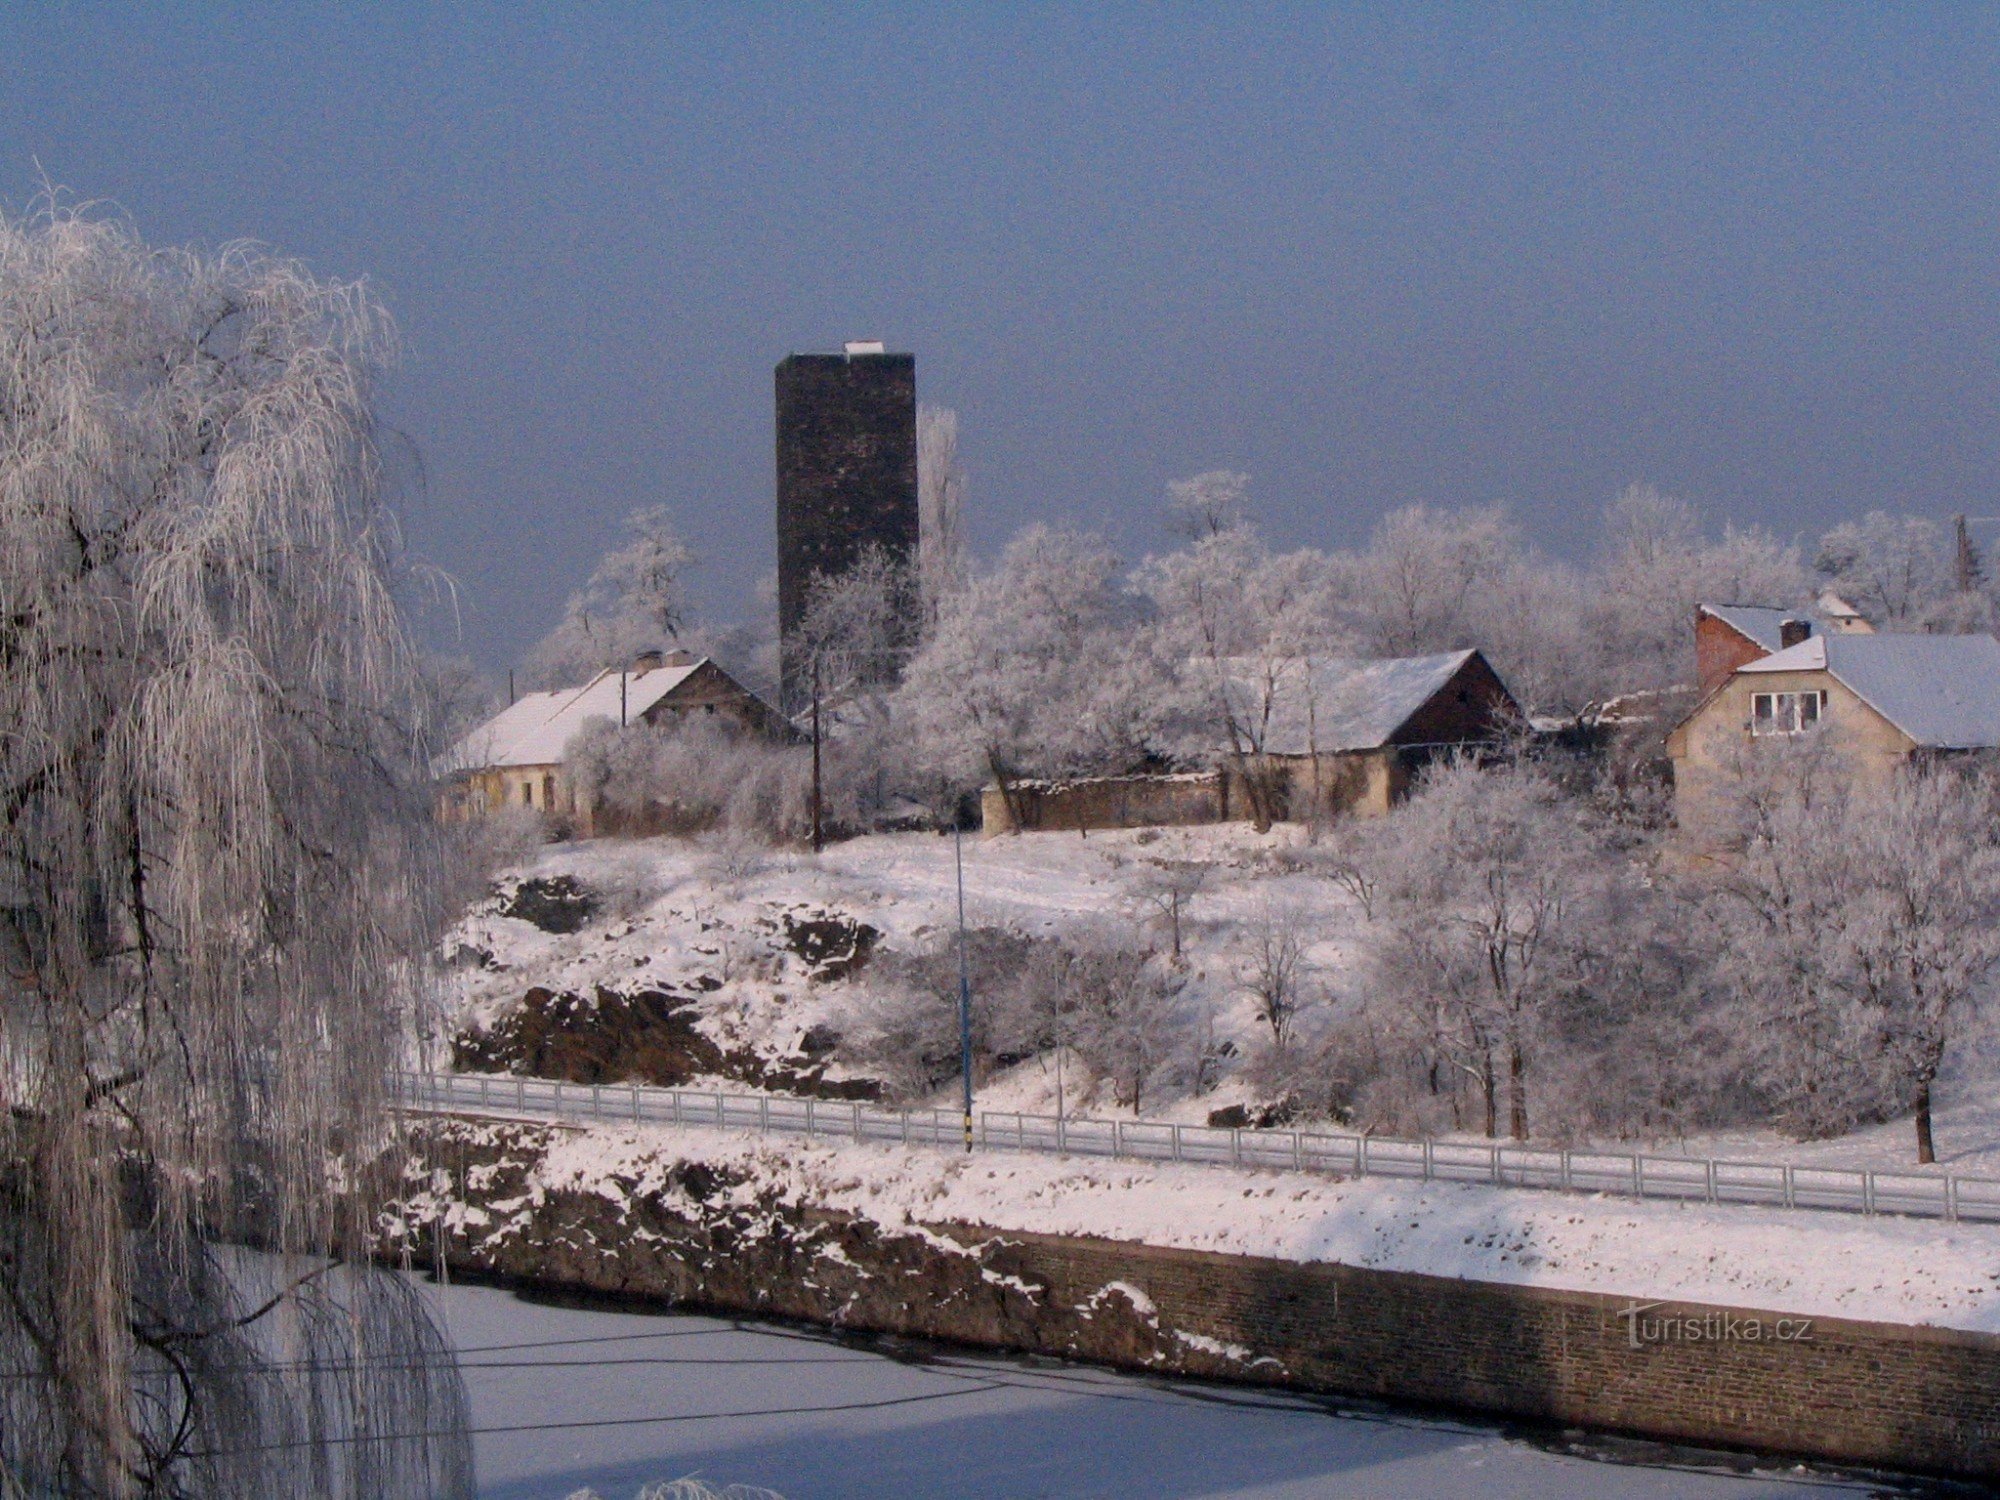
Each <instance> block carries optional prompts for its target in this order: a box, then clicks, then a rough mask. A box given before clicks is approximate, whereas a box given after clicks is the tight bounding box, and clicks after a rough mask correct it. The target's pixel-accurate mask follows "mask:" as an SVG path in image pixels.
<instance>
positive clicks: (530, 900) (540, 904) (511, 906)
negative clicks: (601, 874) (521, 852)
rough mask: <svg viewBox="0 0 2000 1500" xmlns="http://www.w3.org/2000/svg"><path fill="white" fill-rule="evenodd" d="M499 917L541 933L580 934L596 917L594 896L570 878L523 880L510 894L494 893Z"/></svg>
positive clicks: (597, 903)
mask: <svg viewBox="0 0 2000 1500" xmlns="http://www.w3.org/2000/svg"><path fill="white" fill-rule="evenodd" d="M496 894H497V895H498V897H499V906H498V908H497V909H498V911H499V913H500V915H501V916H503V917H517V918H519V919H520V920H521V921H523V922H528V923H531V924H533V925H534V926H536V927H539V928H541V929H542V931H544V932H553V933H568V932H580V931H582V930H583V928H584V926H585V924H587V923H588V922H589V921H590V919H591V918H592V917H593V916H595V915H596V914H597V908H598V906H599V905H600V904H601V903H600V899H599V897H598V895H597V893H596V892H595V891H593V890H591V889H590V888H589V887H588V886H586V885H584V884H583V883H582V882H581V881H579V880H577V879H576V878H575V877H574V876H571V875H550V876H543V877H539V878H537V879H534V880H524V881H522V882H521V883H520V884H519V885H517V886H515V887H514V889H513V890H511V891H501V892H498V893H496Z"/></svg>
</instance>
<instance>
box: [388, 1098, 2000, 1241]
mask: <svg viewBox="0 0 2000 1500" xmlns="http://www.w3.org/2000/svg"><path fill="white" fill-rule="evenodd" d="M400 1092H401V1094H402V1098H403V1102H404V1104H405V1106H406V1107H407V1108H409V1109H412V1110H415V1111H419V1112H424V1113H443V1114H480V1115H490V1116H494V1117H497V1118H503V1119H504V1118H509V1117H522V1116H525V1117H528V1118H531V1119H547V1120H563V1121H602V1122H607V1123H614V1124H644V1125H704V1126H713V1127H721V1128H723V1129H729V1130H760V1131H770V1132H775V1133H778V1134H786V1135H805V1136H818V1137H822V1138H826V1139H831V1140H842V1141H864V1142H865V1141H875V1142H894V1143H899V1144H902V1145H906V1146H936V1147H946V1148H956V1149H963V1148H964V1145H965V1133H964V1130H965V1127H964V1116H963V1115H961V1114H959V1113H958V1112H957V1111H955V1110H942V1109H915V1110H888V1109H877V1108H874V1107H872V1106H870V1105H867V1104H859V1103H853V1102H850V1101H847V1100H830V1099H801V1098H796V1097H793V1096H790V1095H783V1094H723V1093H705V1092H697V1091H695V1090H690V1089H664V1088H651V1087H648V1086H646V1085H643V1084H625V1083H605V1084H592V1083H563V1082H560V1081H558V1080H555V1079H548V1078H522V1077H517V1076H513V1075H506V1074H478V1073H406V1074H403V1075H401V1078H400ZM973 1143H974V1144H975V1145H976V1146H977V1147H978V1148H979V1149H981V1150H984V1151H1033V1152H1039V1153H1041V1154H1044V1155H1054V1156H1097V1157H1113V1158H1121V1159H1129V1160H1138V1161H1173V1162H1193V1163H1197V1164H1201V1165H1208V1166H1227V1167H1272V1168H1282V1169H1286V1170H1290V1171H1298V1172H1325V1173H1329V1174H1332V1175H1335V1176H1341V1177H1400V1178H1414V1179H1421V1180H1422V1181H1425V1182H1474V1183H1486V1184H1490V1185H1494V1186H1500V1187H1516V1188H1542V1189H1548V1190H1552V1191H1557V1192H1571V1193H1613V1194H1619V1195H1622V1196H1626V1197H1633V1198H1665V1199H1673V1200H1678V1201H1681V1202H1705V1203H1751V1204H1761V1205H1765V1206H1767V1207H1780V1208H1798V1209H1822V1210H1832V1211H1835V1212H1845V1213H1861V1214H1908V1215H1914V1216H1916V1217H1920V1218H1933V1219H1951V1220H1960V1219H1964V1220H1980V1221H1986V1222H2000V1181H1995V1180H1993V1179H1991V1178H1979V1177H1952V1176H1944V1175H1939V1174H1930V1173H1922V1172H1893V1171H1889V1172H1859V1171H1853V1170H1849V1169H1846V1168H1840V1167H1796V1166H1786V1165H1780V1164H1776V1163H1767V1162H1747V1161H1714V1160H1709V1159H1706V1158H1701V1157H1688V1156H1643V1155H1638V1156H1621V1155H1618V1154H1616V1153H1613V1152H1608V1151H1561V1150H1555V1149H1551V1148H1548V1147H1542V1146H1518V1145H1509V1144H1488V1143H1485V1142H1476V1141H1432V1140H1419V1141H1412V1140H1396V1139H1391V1138H1389V1137H1385V1136H1369V1135H1354V1134H1347V1133H1342V1132H1325V1131H1314V1130H1257V1129H1244V1130H1232V1129H1228V1128H1225V1127H1219V1126H1210V1125H1173V1124H1166V1123H1163V1122H1159V1121H1153V1120H1091V1119H1078V1118H1075V1117H1069V1118H1064V1119H1058V1118H1056V1117H1055V1116H1053V1115H1027V1114H1010V1113H1003V1112H995V1111H988V1112H986V1113H982V1114H978V1115H975V1116H974V1119H973Z"/></svg>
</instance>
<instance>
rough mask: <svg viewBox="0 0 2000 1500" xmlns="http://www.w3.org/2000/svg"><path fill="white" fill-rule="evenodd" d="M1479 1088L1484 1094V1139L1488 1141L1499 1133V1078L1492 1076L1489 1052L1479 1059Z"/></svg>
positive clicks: (1491, 1055) (1491, 1061) (1491, 1059)
mask: <svg viewBox="0 0 2000 1500" xmlns="http://www.w3.org/2000/svg"><path fill="white" fill-rule="evenodd" d="M1479 1089H1480V1092H1481V1093H1482V1094H1484V1095H1485V1103H1486V1139H1487V1140H1489V1141H1490V1140H1493V1139H1494V1138H1495V1137H1497V1136H1498V1135H1499V1134H1500V1080H1499V1079H1498V1078H1496V1077H1494V1076H1493V1054H1492V1053H1491V1052H1487V1053H1486V1054H1484V1055H1483V1056H1482V1057H1481V1058H1480V1060H1479Z"/></svg>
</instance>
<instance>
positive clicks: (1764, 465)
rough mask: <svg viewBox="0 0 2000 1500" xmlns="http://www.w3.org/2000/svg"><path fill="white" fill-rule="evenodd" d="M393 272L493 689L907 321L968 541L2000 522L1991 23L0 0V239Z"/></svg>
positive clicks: (757, 503)
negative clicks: (846, 343)
mask: <svg viewBox="0 0 2000 1500" xmlns="http://www.w3.org/2000/svg"><path fill="white" fill-rule="evenodd" d="M45 181H46V182H48V183H52V184H55V185H57V186H60V187H62V188H65V189H68V190H70V191H71V192H73V193H75V194H77V195H79V196H80V197H82V198H85V199H90V200H96V201H100V202H102V203H104V204H106V205H107V206H108V209H107V211H115V212H119V213H122V214H124V215H126V216H128V217H129V218H130V220H131V221H132V222H133V223H134V224H135V225H136V226H137V228H138V230H139V231H140V233H142V234H143V235H144V236H146V237H147V238H148V239H150V240H153V241H155V242H161V243H175V244H180V243H194V244H201V245H208V246H213V245H217V244H220V243H223V242H225V241H229V240H233V239H239V238H251V239H256V240H260V241H263V242H265V243H268V244H270V245H272V246H273V247H275V248H277V249H279V250H281V251H283V252H285V253H287V254H292V255H296V256H299V257H301V258H302V259H304V260H305V261H306V262H307V263H308V264H310V265H311V266H312V267H313V268H314V269H315V270H316V271H319V272H321V273H323V274H326V275H329V276H337V277H344V278H345V277H360V276H366V277H367V278H368V279H369V280H370V282H371V283H372V284H373V285H374V287H375V288H376V289H377V291H378V292H379V293H380V295H381V296H382V297H383V298H384V299H385V300H386V302H387V304H388V305H389V307H390V308H391V310H392V311H393V312H394V314H395V316H396V318H397V320H398V323H399V325H400V327H401V329H402V333H403V336H404V339H405V341H406V343H407V354H406V356H405V358H404V360H403V362H402V363H401V365H400V366H399V367H398V369H397V370H396V371H395V373H394V375H393V377H392V379H391V382H390V384H389V386H388V388H387V390H386V392H385V397H384V406H385V413H386V416H387V418H388V420H389V422H390V423H391V424H392V425H393V426H394V427H395V428H396V429H397V430H398V431H399V432H401V433H403V434H406V435H407V437H408V438H409V439H410V440H411V443H412V444H413V445H414V451H415V453H416V454H418V455H419V456H420V457H421V462H422V483H421V484H413V485H411V486H409V487H408V488H407V490H406V492H405V493H403V495H402V496H401V498H400V500H399V505H400V508H401V510H402V515H403V522H404V529H405V534H406V537H407V540H408V544H409V549H410V553H411V555H412V557H413V558H414V559H417V560H419V561H422V562H424V563H426V564H428V565H430V566H433V567H435V568H438V569H440V570H442V571H443V573H444V574H447V575H449V576H450V577H451V578H452V579H454V580H455V581H456V585H457V590H458V597H459V599H460V600H461V602H462V610H461V612H460V615H459V619H460V621H461V622H462V623H461V626H460V628H461V629H462V632H463V636H462V640H461V641H459V642H458V643H457V649H461V650H463V651H465V652H467V653H468V654H470V655H472V656H474V657H475V658H476V659H477V660H479V661H480V662H482V663H484V664H485V665H486V666H488V667H489V668H490V669H493V670H495V671H499V670H504V669H505V667H506V666H508V665H509V664H511V663H513V662H515V661H517V660H519V659H520V658H521V657H522V656H523V655H524V654H525V653H526V651H527V649H528V648H529V647H530V646H531V645H532V643H533V642H534V641H535V639H536V638H537V637H539V636H540V635H541V634H542V633H543V631H545V630H546V629H547V628H548V627H549V626H550V625H552V624H553V623H554V621H555V619H556V617H557V615H558V614H559V612H560V610H561V607H562V602H563V600H564V598H565V596H566V595H567V594H568V593H569V591H570V590H571V589H573V588H575V587H576V586H577V585H578V584H580V583H581V582H582V581H583V579H584V578H585V576H587V574H588V573H589V571H590V568H591V566H592V564H593V562H594V561H595V559H596V558H597V557H598V556H599V555H600V554H601V553H602V552H603V551H604V549H605V548H606V547H607V546H609V545H612V544H614V543H615V542H616V540H617V539H618V537H619V534H620V523H621V519H622V518H623V517H624V516H625V515H626V514H628V513H629V512H631V511H632V510H634V509H636V508H638V507H640V506H642V505H649V504H659V503H664V504H666V505H668V506H669V507H671V508H672V509H673V510H674V512H675V513H676V515H677V516H678V517H679V519H680V522H681V525H682V529H683V530H684V531H685V532H686V533H687V535H688V537H689V540H690V541H691V543H692V544H693V546H694V548H695V549H696V551H697V552H698V553H699V554H700V556H701V557H702V559H703V562H702V566H701V569H700V572H699V575H698V577H697V579H696V591H697V598H698V602H699V605H700V608H701V611H702V613H703V614H704V616H705V617H706V618H708V619H710V620H713V621H718V622H721V621H728V620H733V619H738V618H741V617H743V616H745V615H747V614H749V613H751V612H752V611H754V610H755V609H756V608H757V605H756V589H757V584H758V580H759V579H760V578H762V577H764V576H765V575H767V574H769V573H770V572H771V570H772V569H773V567H774V565H775V558H774V549H775V541H774V524H773V460H772V446H773V444H772V432H771V423H772V384H771V379H772V373H771V372H772V367H773V366H774V365H775V364H776V362H777V361H778V360H779V359H780V358H781V357H782V356H783V355H784V354H786V353H787V352H789V351H793V350H811V349H837V348H838V347H839V345H840V343H841V341H842V340H844V339H849V338H882V339H885V340H886V341H887V342H888V343H889V345H890V346H891V347H892V348H901V349H908V350H913V351H914V352H915V353H916V356H917V373H918V389H919V395H920V397H921V399H923V400H925V401H930V402H936V403H939V404H942V405H946V406H950V407H953V408H955V409H956V410H957V411H958V412H959V416H960V430H961V446H962V450H963V453H964V456H965V460H966V465H967V468H968V470H969V476H970V489H969V511H970V519H971V523H972V532H973V538H974V542H975V546H976V547H977V548H978V549H979V550H980V551H982V552H984V553H987V554H991V553H993V552H995V551H997V549H998V548H999V547H1000V546H1001V545H1002V544H1003V543H1004V541H1005V539H1006V538H1007V536H1008V535H1010V534H1011V533H1012V532H1013V531H1015V530H1016V529H1017V528H1019V527H1020V526H1022V525H1024V524H1026V523H1028V522H1030V521H1034V520H1046V521H1051V522H1070V523H1076V524H1080V525H1084V526H1087V527H1091V528H1095V529H1098V530H1101V531H1102V532H1104V533H1105V534H1106V535H1107V536H1108V537H1109V538H1110V539H1111V540H1112V541H1113V543H1114V544H1115V545H1116V546H1118V547H1119V548H1120V550H1121V551H1122V552H1123V553H1124V554H1125V555H1127V556H1128V557H1131V558H1134V559H1136V558H1138V557H1140V556H1142V555H1143V554H1144V553H1145V552H1147V551H1148V550H1150V549H1154V548H1158V547H1160V546H1162V545H1165V543H1166V533H1165V531H1164V529H1163V525H1162V521H1161V501H1162V497H1163V493H1164V488H1165V485H1166V483H1167V482H1168V481H1169V480H1170V479H1173V478H1176V477H1180V476H1184V475H1187V474H1190V473H1193V472H1197V471H1199V470H1203V469H1209V468H1216V467H1228V468H1234V469H1240V470H1243V471H1245V472H1247V473H1249V474H1250V476H1251V478H1252V492H1253V498H1254V502H1255V505H1256V509H1257V513H1258V515H1259V517H1260V520H1261V522H1262V524H1263V525H1264V527H1265V529H1266V531H1267V532H1268V533H1269V534H1270V535H1271V536H1272V538H1273V539H1274V540H1275V541H1277V542H1279V543H1281V544H1285V545H1304V544H1308V543H1310V544H1313V545H1320V546H1348V545H1354V544H1358V543H1360V542H1362V541H1364V540H1365V539H1366V537H1367V535H1368V532H1369V530H1370V528H1371V527H1372V526H1373V525H1374V524H1375V522H1376V521H1377V519H1379V517H1380V516H1382V515H1383V514H1384V513H1385V512H1386V511H1389V510H1391V509H1394V508H1396V507H1399V506H1403V505H1408V504H1412V503H1416V502H1426V503H1430V504H1434V505H1443V506H1464V505H1486V504H1492V503H1503V504H1505V505H1506V506H1508V507H1509V509H1510V511H1511V512H1512V514H1513V515H1514V517H1515V518H1516V519H1517V520H1518V521H1519V523H1520V524H1521V526H1522V528H1523V530H1524V532H1525V533H1526V534H1527V535H1529V536H1530V537H1531V538H1533V539H1534V540H1535V541H1536V542H1537V543H1538V544H1540V545H1542V546H1544V547H1546V548H1548V549H1549V550H1551V551H1554V552H1559V553H1563V554H1565V555H1571V556H1576V555H1581V554H1582V553H1584V552H1586V551H1587V549H1588V548H1589V546H1590V545H1591V538H1592V535H1593V533H1594V529H1595V526H1596V520H1597V516H1598V515H1599V513H1600V512H1601V510H1602V507H1603V505H1604V504H1605V502H1606V501H1607V500H1608V499H1609V498H1610V497H1611V496H1612V495H1613V494H1614V493H1615V492H1616V491H1617V490H1618V489H1619V488H1620V487H1622V486H1623V485H1625V484H1627V483H1629V482H1632V481H1634V480H1645V481H1649V482H1651V483H1654V484H1657V485H1659V486H1660V487H1662V488H1664V489H1667V490H1669V491H1671V492H1673V493H1676V494H1680V495H1683V496H1686V497H1687V498H1689V499H1691V500H1693V501H1695V502H1696V503H1697V504H1699V505H1700V506H1702V508H1703V509H1704V510H1705V511H1706V513H1707V514H1708V515H1709V516H1710V517H1711V518H1712V520H1713V522H1714V524H1715V525H1717V526H1720V525H1721V524H1723V523H1724V522H1730V521H1733V522H1735V523H1738V524H1751V523H1755V524H1760V525H1764V526H1767V527H1769V528H1771V529H1773V530H1775V531H1777V532H1778V533H1780V534H1782V535H1785V536H1794V535H1798V536H1807V537H1809V536H1811V535H1815V534H1817V532H1818V531H1820V530H1822V529H1824V528H1825V527H1826V526H1827V525H1828V524H1830V523H1832V522H1833V521H1836V520H1839V519H1842V518H1846V517H1849V516H1855V515H1859V514H1862V513H1864V512H1866V511H1868V510H1870V509H1877V508H1884V509H1892V510H1909V511H1915V512H1918V513H1921V514H1926V515H1933V516H1937V517H1944V516H1948V515H1950V514H1952V513H1953V512H1956V511H1961V510H1963V511H1970V512H1971V513H1973V514H1981V515H1983V514H1990V513H2000V497H1997V496H1995V495H1993V494H1992V493H1991V491H1992V489H1993V488H1994V483H1995V474H1996V458H2000V452H1997V451H1996V445H2000V423H1997V422H1996V417H2000V409H1996V408H2000V402H1996V370H1995V352H1996V350H2000V337H1997V335H2000V326H1996V325H1997V324H2000V280H1996V276H1995V269H1996V266H2000V257H1997V256H1996V251H2000V234H1996V222H1995V221H1996V214H2000V194H1996V186H2000V9H1995V8H1993V7H1990V6H1988V7H1976V6H1970V5H1966V6H1953V5H1932V6H1922V5H1901V6H1859V5H1854V6H1824V5H1816V6H1810V7H1799V8H1786V7H1782V6H1777V5H1756V6H1701V5H1692V4H1689V5H1674V6H1627V7H1616V8H1613V7H1601V6H1554V5H1550V6H1523V7H1502V6H1497V5H1481V6H1472V5H1464V6H1451V7H1437V8H1429V7H1424V6H1420V5H1414V4H1409V5H1394V6H1391V5H1381V6H1356V7H1333V6H1316V7H1311V8H1301V9H1291V8H1284V7H1271V6H1251V5H1245V6H1229V7H1200V6H1192V5H1148V6H1143V7H1125V6H1115V5H1107V6H1094V7H1089V8H1079V7H1070V6H1060V5H1047V6H1036V7H1013V6H992V5H978V6H973V5H966V6H940V7H925V8H918V7H902V6H889V5H850V6H842V7H834V6H802V5H801V6H784V7H779V6H775V5H773V6H758V7H733V6H728V5H723V4H706V5H701V6H687V7H669V6H644V7H631V8H620V7H617V6H612V5H608V4H606V5H591V6H580V7H573V8H565V7H554V6H532V7H531V6H526V5H521V6H506V7H495V8H489V9H476V8H461V7H427V6H418V5H413V4H411V5H396V6H393V7H392V6H379V7H377V6H365V5H360V6H343V7H338V8H336V7H333V6H311V7H307V6H284V7H241V8H238V7H225V6H207V5H197V4H192V3H183V4H170V5H162V6H158V7H154V8H148V9H141V8H139V7H133V6H118V7H109V6H106V7H99V6H90V5H77V4H54V3H52V4H47V5H35V6H27V5H20V6H12V7H7V8H6V10H5V12H4V14H0V206H4V207H5V208H6V210H8V211H10V212H14V213H20V212H22V211H24V210H26V209H28V208H29V207H30V206H31V205H32V202H33V200H34V198H35V195H36V193H37V191H38V190H39V189H40V187H41V186H42V184H43V183H44V182H45Z"/></svg>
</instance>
